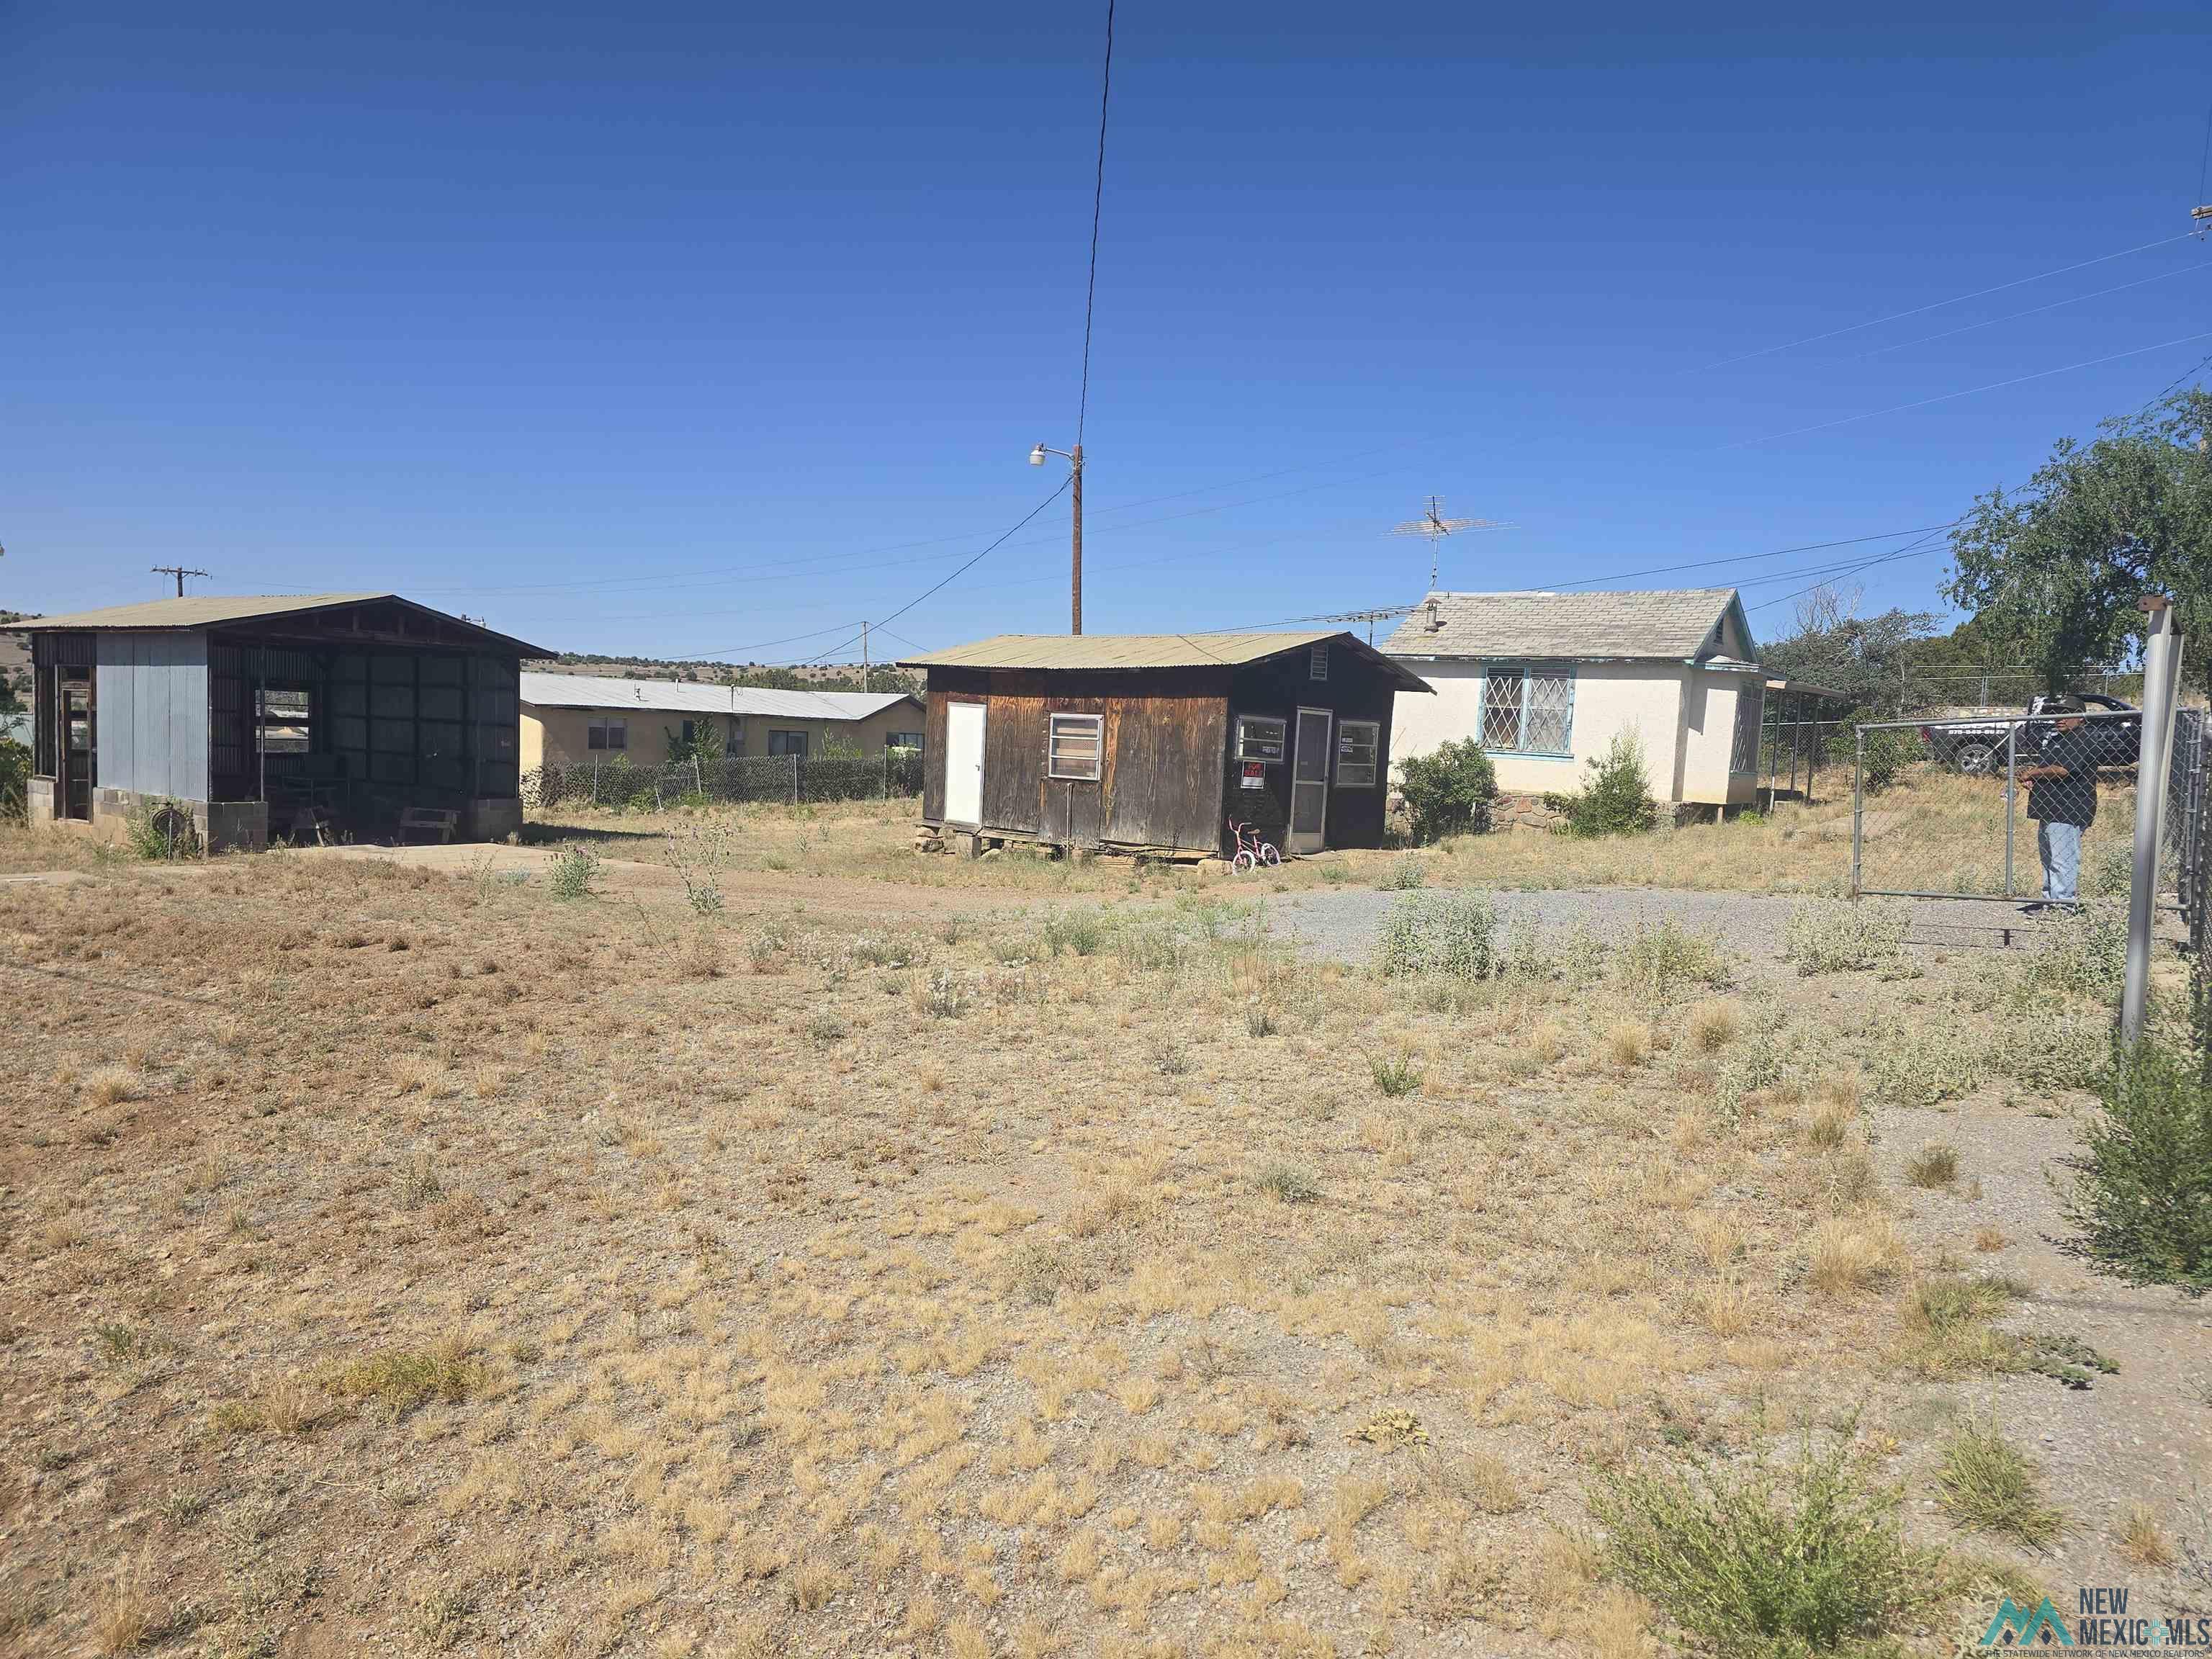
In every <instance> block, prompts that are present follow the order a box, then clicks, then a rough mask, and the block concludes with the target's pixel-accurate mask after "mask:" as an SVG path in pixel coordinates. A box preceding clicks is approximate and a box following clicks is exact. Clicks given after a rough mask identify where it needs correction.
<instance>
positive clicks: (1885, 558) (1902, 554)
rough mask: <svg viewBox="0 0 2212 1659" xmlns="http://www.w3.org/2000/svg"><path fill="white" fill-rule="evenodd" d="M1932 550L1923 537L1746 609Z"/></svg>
mask: <svg viewBox="0 0 2212 1659" xmlns="http://www.w3.org/2000/svg"><path fill="white" fill-rule="evenodd" d="M1929 551H1932V550H1931V549H1930V548H1929V546H1928V545H1927V542H1926V539H1925V538H1923V540H1921V541H1917V542H1915V543H1914V544H1912V545H1911V546H1910V547H1907V548H1902V549H1899V550H1898V551H1897V552H1894V553H1885V554H1883V555H1882V556H1881V557H1879V558H1874V559H1869V560H1867V561H1866V562H1864V563H1863V564H1857V565H1853V566H1852V567H1851V568H1849V569H1847V570H1830V571H1826V572H1824V573H1822V574H1821V576H1820V580H1819V581H1815V582H1812V583H1810V584H1808V586H1803V587H1801V588H1798V589H1797V590H1796V592H1790V593H1784V594H1783V595H1782V596H1781V597H1780V598H1778V599H1761V600H1760V601H1759V603H1758V604H1757V605H1746V606H1745V607H1744V609H1745V610H1746V611H1765V610H1766V609H1768V608H1769V607H1770V606H1773V605H1783V604H1786V603H1787V602H1788V601H1790V600H1791V599H1802V598H1803V597H1804V596H1805V595H1806V594H1808V593H1809V592H1812V591H1813V589H1814V588H1815V587H1819V586H1821V584H1822V583H1824V582H1831V581H1833V580H1836V578H1837V577H1838V576H1839V575H1843V576H1856V575H1857V574H1859V572H1861V571H1862V570H1871V569H1873V568H1875V566H1876V565H1881V564H1893V563H1895V562H1897V561H1898V560H1899V559H1909V558H1911V557H1912V556H1915V555H1916V554H1920V553H1926V552H1929ZM1791 574H1795V575H1800V576H1802V575H1805V574H1808V573H1807V572H1805V571H1802V570H1800V571H1795V572H1792V573H1791Z"/></svg>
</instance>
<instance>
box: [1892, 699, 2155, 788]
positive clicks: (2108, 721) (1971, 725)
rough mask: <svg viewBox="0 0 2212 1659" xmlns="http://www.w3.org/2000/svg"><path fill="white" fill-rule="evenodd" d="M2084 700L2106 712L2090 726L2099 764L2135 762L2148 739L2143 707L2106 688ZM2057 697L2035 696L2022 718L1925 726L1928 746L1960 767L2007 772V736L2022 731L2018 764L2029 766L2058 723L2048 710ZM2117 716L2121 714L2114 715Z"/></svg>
mask: <svg viewBox="0 0 2212 1659" xmlns="http://www.w3.org/2000/svg"><path fill="white" fill-rule="evenodd" d="M2081 701H2082V702H2084V703H2086V704H2087V706H2088V707H2087V712H2088V713H2090V714H2095V715H2099V716H2100V717H2101V718H2099V719H2096V720H2091V721H2090V722H2089V724H2088V726H2087V731H2088V732H2089V733H2090V735H2091V737H2092V738H2093V740H2094V741H2095V744H2096V746H2097V754H2098V763H2099V764H2100V765H2102V766H2132V765H2134V764H2135V762H2136V754H2137V753H2138V751H2139V750H2141V748H2142V711H2141V710H2140V709H2138V708H2136V706H2135V705H2134V704H2133V703H2131V702H2122V701H2121V700H2120V699H2119V698H2118V697H2108V696H2104V695H2103V694H2102V693H2101V692H2096V691H2085V692H2083V693H2081ZM2050 703H2051V698H2049V697H2037V698H2035V699H2034V700H2033V702H2030V703H2029V704H2028V706H2027V715H2026V717H2025V718H2022V719H2014V718H2012V717H2010V716H2007V717H2005V718H2002V719H1998V720H1948V721H1946V722H1944V723H1943V724H1942V725H1941V726H1922V727H1921V728H1920V740H1921V741H1922V742H1923V743H1924V744H1927V745H1928V752H1929V755H1930V756H1932V757H1934V758H1935V759H1936V760H1938V761H1940V762H1942V763H1943V764H1944V765H1946V766H1948V767H1952V768H1954V769H1957V770H1959V771H1961V772H2002V771H2003V770H2004V769H2005V739H2006V738H2007V737H2008V736H2014V734H2017V735H2016V737H2015V742H2016V743H2017V744H2018V750H2017V755H2016V758H2015V764H2018V765H2027V764H2029V763H2032V762H2033V760H2034V758H2035V757H2036V756H2037V755H2039V754H2040V753H2041V752H2042V750H2043V739H2044V738H2045V737H2046V736H2048V735H2049V734H2050V732H2051V731H2052V729H2053V728H2054V726H2055V724H2056V721H2055V717H2054V716H2052V715H2051V714H2049V713H2047V712H2046V710H2047V708H2048V705H2049V704H2050ZM2115 715H2117V716H2119V717H2120V718H2118V719H2114V718H2112V716H2115Z"/></svg>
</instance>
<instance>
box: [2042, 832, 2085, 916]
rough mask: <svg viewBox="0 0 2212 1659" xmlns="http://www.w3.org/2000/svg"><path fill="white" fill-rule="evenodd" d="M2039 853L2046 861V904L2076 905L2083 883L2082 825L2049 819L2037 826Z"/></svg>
mask: <svg viewBox="0 0 2212 1659" xmlns="http://www.w3.org/2000/svg"><path fill="white" fill-rule="evenodd" d="M2035 850H2036V852H2037V853H2038V854H2040V855H2041V857H2042V859H2043V897H2044V901H2045V902H2046V903H2050V904H2071V903H2073V902H2074V893H2075V888H2076V887H2077V886H2079V885H2080V884H2081V825H2080V824H2078V823H2051V822H2049V821H2048V820H2045V822H2044V823H2039V824H2038V825H2037V826H2036V829H2035Z"/></svg>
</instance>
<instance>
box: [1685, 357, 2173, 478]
mask: <svg viewBox="0 0 2212 1659" xmlns="http://www.w3.org/2000/svg"><path fill="white" fill-rule="evenodd" d="M2203 339H2212V329H2200V330H2199V331H2197V332H2196V333H2194V334H2185V335H2183V336H2181V337H2180V338H2179V339H2174V340H2161V341H2160V342H2159V343H2157V344H2156V345H2147V346H2137V347H2136V348H2135V349H2133V350H2132V351H2115V352H2113V353H2112V354H2111V355H2110V356H2104V357H2091V358H2089V359H2087V361H2086V362H2078V363H2067V364H2065V365H2063V366H2062V367H2060V368H2044V369H2038V370H2037V371H2036V372H2035V373H2034V374H2016V375H2015V376H2014V377H2013V378H2012V379H2011V380H1992V381H1990V383H1989V385H1987V386H1968V387H1967V388H1966V390H1965V391H1964V392H1942V393H1941V394H1939V395H1938V396H1936V397H1933V398H1920V399H1918V400H1917V401H1916V402H1913V403H1909V404H1891V405H1890V407H1888V408H1887V409H1870V410H1867V411H1866V412H1865V413H1864V414H1863V415H1846V416H1843V417H1842V418H1841V419H1840V420H1834V421H1819V422H1814V424H1813V425H1811V426H1798V427H1792V428H1790V430H1789V431H1787V432H1769V433H1765V434H1764V435H1761V436H1759V437H1756V438H1738V439H1736V440H1735V441H1734V442H1733V443H1725V444H1717V445H1715V446H1714V447H1715V448H1717V449H1743V448H1747V447H1749V446H1751V445H1753V444H1765V443H1772V442H1774V441H1776V440H1778V439H1781V438H1798V437H1802V436H1803V435H1805V434H1806V433H1808V432H1826V431H1828V430H1830V429H1832V428H1835V427H1839V426H1850V424H1851V423H1852V422H1856V421H1871V420H1873V419H1874V418H1875V416H1881V415H1901V414H1903V413H1904V412H1905V410H1911V409H1925V408H1927V407H1928V406H1929V404H1948V403H1949V402H1951V401H1953V400H1954V398H1972V397H1974V396H1975V395H1977V394H1978V393H1980V392H2001V391H2002V390H2003V389H2004V388H2005V387H2007V386H2024V385H2026V384H2027V382H2028V381H2030V380H2049V379H2050V378H2051V376H2052V375H2054V374H2072V373H2073V372H2074V371H2075V369H2078V368H2096V367H2097V366H2098V365H2099V364H2100V363H2116V362H2119V361H2120V360H2121V359H2122V358H2123V357H2140V356H2143V355H2144V354H2145V353H2146V352H2151V351H2164V350H2166V349H2169V348H2171V347H2173V346H2178V345H2187V344H2188V343H2190V342H2191V340H2203Z"/></svg>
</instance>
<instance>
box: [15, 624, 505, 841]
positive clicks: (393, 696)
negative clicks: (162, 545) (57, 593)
mask: <svg viewBox="0 0 2212 1659" xmlns="http://www.w3.org/2000/svg"><path fill="white" fill-rule="evenodd" d="M14 626H15V629H17V630H18V631H21V632H24V633H27V634H28V635H30V636H31V663H32V686H33V695H32V702H33V746H32V756H33V759H32V778H31V785H30V803H29V805H30V816H31V821H32V822H33V823H56V824H60V823H72V822H74V823H84V824H88V825H95V826H96V825H100V824H108V825H114V824H117V823H119V822H121V821H122V820H124V819H125V818H127V817H130V816H131V814H132V813H134V812H145V811H164V810H173V811H180V812H183V813H186V814H189V815H190V817H191V819H192V823H193V828H194V829H196V830H197V833H198V835H199V837H200V840H201V842H203V844H204V845H205V846H207V847H208V848H210V849H215V850H220V849H222V848H227V847H256V848H258V847H262V846H265V845H266V844H267V843H268V841H269V838H270V836H272V835H275V836H302V835H304V836H309V837H313V836H336V837H338V838H343V839H370V838H375V837H380V836H389V835H391V834H392V832H393V831H394V830H395V829H398V825H399V822H400V819H401V818H402V817H404V816H406V815H409V814H410V813H412V814H414V815H416V817H424V816H428V817H432V818H434V819H435V820H437V821H440V822H450V823H451V826H452V828H453V829H454V830H455V831H457V832H458V833H459V834H461V835H463V836H471V837H473V838H476V839H478V840H490V839H493V838H495V837H497V836H505V835H507V833H508V832H509V831H511V830H514V829H520V827H521V824H522V800H521V793H520V787H519V781H518V773H517V769H516V743H517V737H518V732H519V728H520V705H519V703H518V702H517V699H516V688H517V684H518V682H519V680H520V669H521V659H522V658H524V657H540V656H544V655H545V654H547V653H545V651H544V649H543V648H542V647H538V646H532V645H526V644H524V643H523V642H522V641H520V640H514V639H510V638H508V637H507V635H504V634H495V633H493V632H492V631H491V630H490V629H487V628H483V627H479V626H478V625H477V624H476V623H471V622H467V621H465V620H463V619H462V618H460V617H449V616H447V615H445V614H444V613H443V612H441V611H432V610H430V609H428V607H426V606H423V605H416V604H414V603H412V602H411V601H410V600H407V599H401V598H399V597H398V595H396V594H392V593H323V594H312V595H305V596H254V597H244V598H234V597H224V596H220V595H215V594H205V595H201V594H195V595H193V596H191V597H190V598H186V599H157V600H153V601H151V602H149V603H147V604H144V605H117V606H114V607H112V608H111V609H108V610H105V611H82V612H80V613H78V614H76V615H74V616H64V617H32V618H30V619H28V620H27V621H24V622H21V623H16V624H15V625H14ZM446 814H451V815H452V816H451V818H450V820H447V819H446V818H445V815H446Z"/></svg>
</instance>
